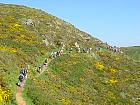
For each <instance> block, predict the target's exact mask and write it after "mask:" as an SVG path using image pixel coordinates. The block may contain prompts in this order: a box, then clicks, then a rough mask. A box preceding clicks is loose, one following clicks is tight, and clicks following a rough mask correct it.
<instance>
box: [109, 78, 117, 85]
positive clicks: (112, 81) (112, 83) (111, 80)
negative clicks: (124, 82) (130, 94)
mask: <svg viewBox="0 0 140 105" xmlns="http://www.w3.org/2000/svg"><path fill="white" fill-rule="evenodd" d="M107 82H108V83H109V84H110V85H115V84H117V83H118V80H113V79H110V80H108V81H107Z"/></svg>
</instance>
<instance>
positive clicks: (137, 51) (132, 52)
mask: <svg viewBox="0 0 140 105" xmlns="http://www.w3.org/2000/svg"><path fill="white" fill-rule="evenodd" d="M122 50H124V52H125V54H126V55H128V56H130V57H131V58H133V59H135V60H137V61H140V46H133V47H123V48H122Z"/></svg>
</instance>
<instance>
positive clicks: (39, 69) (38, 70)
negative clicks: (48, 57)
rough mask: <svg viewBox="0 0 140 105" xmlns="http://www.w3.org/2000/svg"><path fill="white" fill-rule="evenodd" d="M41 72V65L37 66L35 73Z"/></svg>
mask: <svg viewBox="0 0 140 105" xmlns="http://www.w3.org/2000/svg"><path fill="white" fill-rule="evenodd" d="M41 70H42V65H39V66H38V68H37V72H38V73H40V72H41Z"/></svg>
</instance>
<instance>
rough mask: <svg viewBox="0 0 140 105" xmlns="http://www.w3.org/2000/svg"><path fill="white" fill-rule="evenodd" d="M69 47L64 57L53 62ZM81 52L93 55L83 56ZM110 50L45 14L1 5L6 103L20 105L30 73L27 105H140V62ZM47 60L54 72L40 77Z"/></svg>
mask: <svg viewBox="0 0 140 105" xmlns="http://www.w3.org/2000/svg"><path fill="white" fill-rule="evenodd" d="M64 45H65V47H64V54H63V55H61V56H60V57H57V58H55V59H51V58H49V56H50V54H51V52H52V51H58V50H60V49H61V48H62V46H64ZM77 46H80V48H81V49H82V50H83V49H84V48H92V50H91V52H90V53H85V52H83V51H82V50H81V52H77V51H76V49H77V48H76V47H77ZM108 46H109V45H107V44H106V43H103V42H102V41H100V40H99V39H97V38H94V37H92V36H91V35H89V34H87V33H85V32H82V31H80V30H79V29H77V28H75V27H74V26H73V25H71V24H70V23H67V22H65V21H63V20H61V19H59V18H57V17H55V16H52V15H50V14H48V13H46V12H44V11H42V10H38V9H34V8H29V7H26V6H20V5H13V4H0V103H1V104H7V105H16V95H15V94H16V87H17V86H16V83H17V82H18V75H19V72H20V69H21V67H25V68H28V79H27V81H26V84H25V87H24V91H23V98H24V99H25V101H26V103H27V105H98V104H99V105H116V104H118V105H139V104H140V99H139V98H140V94H139V93H140V78H139V77H140V66H139V64H138V62H135V61H133V60H131V59H130V58H129V57H127V55H125V54H123V53H120V52H114V51H111V50H108V49H107V47H108ZM71 48H73V49H71ZM46 58H49V60H50V63H49V64H48V68H47V69H46V71H44V73H42V74H41V75H40V76H38V75H39V73H38V72H37V70H36V69H37V67H38V66H39V65H40V64H43V62H44V60H45V59H46Z"/></svg>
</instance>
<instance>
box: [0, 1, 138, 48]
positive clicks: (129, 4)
mask: <svg viewBox="0 0 140 105" xmlns="http://www.w3.org/2000/svg"><path fill="white" fill-rule="evenodd" d="M0 3H10V4H20V5H26V6H30V7H34V8H39V9H42V10H44V11H47V12H48V13H50V14H52V15H55V16H57V17H59V18H61V19H63V20H65V21H67V22H69V23H72V24H73V25H74V26H75V27H77V28H79V29H80V30H82V31H85V32H87V33H89V34H91V35H92V36H94V37H97V38H99V39H101V40H102V41H104V42H108V43H109V44H111V45H116V46H136V45H140V0H0Z"/></svg>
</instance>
